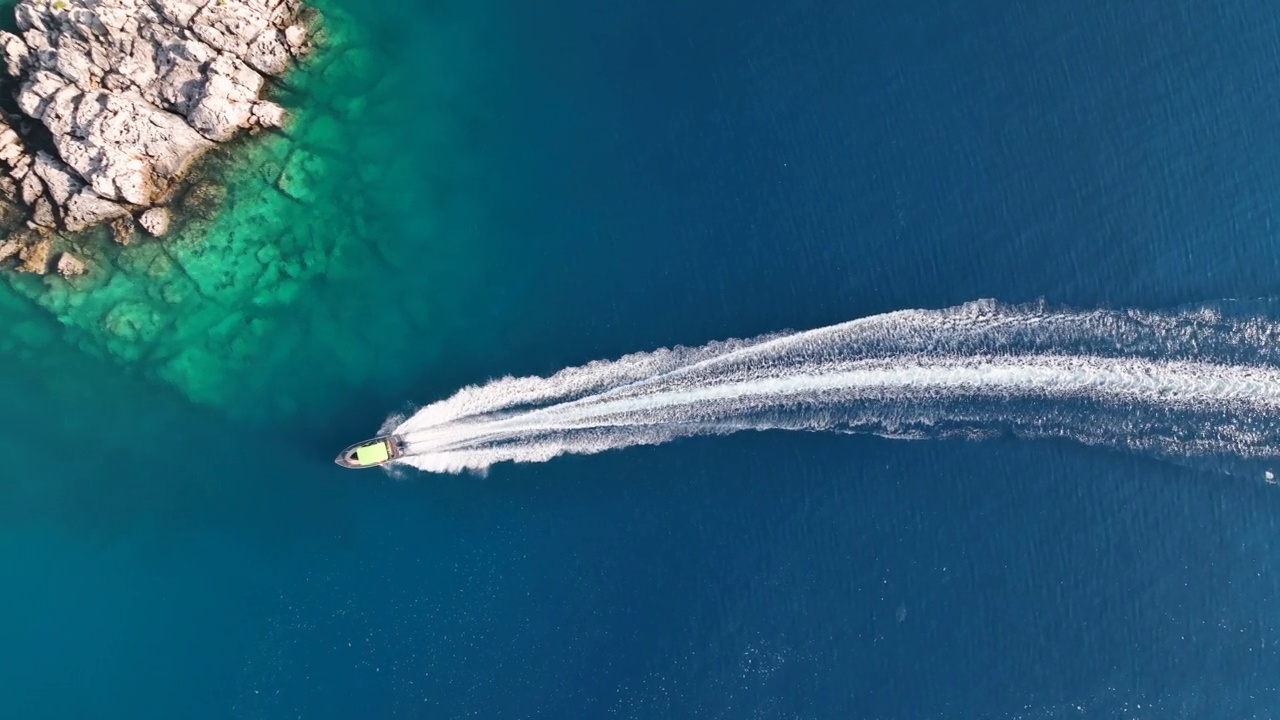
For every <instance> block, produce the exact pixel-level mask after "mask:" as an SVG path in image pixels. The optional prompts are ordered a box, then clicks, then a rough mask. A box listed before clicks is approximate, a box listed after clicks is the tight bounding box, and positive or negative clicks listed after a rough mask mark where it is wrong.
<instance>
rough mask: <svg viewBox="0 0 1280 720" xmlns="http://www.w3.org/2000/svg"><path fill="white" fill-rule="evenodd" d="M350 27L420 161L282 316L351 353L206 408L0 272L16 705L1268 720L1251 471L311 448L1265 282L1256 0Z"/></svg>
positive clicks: (806, 9) (861, 451)
mask: <svg viewBox="0 0 1280 720" xmlns="http://www.w3.org/2000/svg"><path fill="white" fill-rule="evenodd" d="M345 12H346V14H345V15H343V16H342V19H341V22H342V23H349V24H354V25H355V26H358V27H359V29H360V32H361V33H363V35H362V37H366V38H367V42H368V43H369V45H370V46H371V47H373V48H374V49H376V51H377V52H376V53H375V54H373V55H372V57H374V58H375V60H376V62H378V63H381V64H382V66H383V70H382V71H380V75H381V74H385V76H386V77H390V78H393V80H394V82H390V83H384V85H386V87H381V86H380V88H379V89H378V90H377V92H376V93H375V91H374V90H373V89H369V88H367V87H366V86H364V85H357V84H352V85H350V86H344V87H343V88H342V92H343V93H345V94H347V95H348V96H355V97H360V95H361V93H366V92H367V93H368V94H369V98H370V99H369V105H370V107H372V108H373V111H370V112H369V114H368V116H367V117H368V123H367V124H364V125H355V124H353V125H352V126H350V127H348V128H346V132H348V133H351V134H352V137H353V138H357V139H356V140H352V142H366V141H367V140H368V138H375V139H377V138H391V139H393V140H394V142H391V141H388V142H387V143H386V146H385V147H384V148H383V150H382V151H381V152H382V154H380V155H379V154H377V153H374V152H373V151H372V150H371V151H369V154H368V155H367V156H362V157H361V158H358V163H357V165H359V166H360V167H361V168H363V170H364V171H367V172H369V173H370V174H371V175H384V176H386V177H387V178H391V180H394V183H395V186H396V187H397V188H400V189H401V190H402V191H403V192H402V194H400V195H390V196H385V197H382V198H381V199H382V201H383V205H380V206H377V217H378V218H380V220H379V222H380V223H381V224H379V225H377V226H376V227H373V226H371V229H369V230H368V235H367V236H361V235H359V234H358V233H357V232H356V231H355V230H349V229H344V230H343V231H342V232H344V233H347V235H346V237H347V240H350V241H351V242H354V243H356V247H357V248H364V247H373V248H376V249H377V258H378V259H377V260H376V262H371V263H370V264H361V262H360V259H361V258H362V257H364V255H363V251H362V250H360V249H357V250H345V251H343V252H346V253H347V254H346V255H344V257H345V258H347V260H344V261H342V262H341V263H337V262H335V264H334V268H335V269H334V271H333V272H332V273H326V274H324V275H321V276H317V277H312V278H310V279H308V280H307V281H306V282H307V284H306V285H305V286H304V287H303V289H302V290H301V291H300V293H301V294H300V295H298V296H297V297H298V300H297V301H296V302H294V303H293V304H291V305H287V306H282V309H280V310H278V318H277V319H279V320H280V322H281V323H282V324H281V327H285V326H286V325H287V326H289V327H295V326H296V327H303V326H305V327H312V325H309V324H308V323H313V322H315V323H316V326H317V327H318V326H319V323H318V321H313V318H315V317H320V313H321V311H320V310H317V309H316V308H317V307H321V306H323V307H324V308H326V309H325V310H324V311H323V312H324V313H326V314H325V315H323V317H324V318H325V321H324V322H325V323H327V324H326V325H325V326H324V327H326V328H328V330H326V332H329V333H330V336H332V335H333V333H335V332H339V330H340V329H342V328H350V329H352V332H353V335H352V336H351V338H350V341H349V342H346V341H344V342H343V343H340V344H335V343H332V342H329V341H321V340H318V339H314V338H313V337H312V336H311V335H302V336H299V337H301V338H302V339H290V340H289V342H288V344H285V341H284V340H279V341H278V343H280V344H279V345H273V344H272V342H277V341H274V340H271V339H266V340H262V341H261V343H260V344H258V345H253V346H247V347H248V348H249V349H247V350H243V352H244V353H245V357H246V358H247V360H246V361H245V364H244V365H243V366H239V365H238V366H236V368H237V369H236V370H235V372H234V373H232V372H228V373H227V374H226V377H222V376H218V379H216V381H213V380H211V381H209V383H210V384H209V385H207V386H205V388H204V390H203V391H202V392H201V393H195V392H194V391H192V389H191V385H190V384H189V383H188V384H187V385H184V384H183V383H182V382H178V381H170V380H169V379H166V378H168V377H169V376H166V375H164V374H163V373H161V372H152V371H151V370H149V369H147V368H146V367H144V366H145V363H146V362H147V356H143V358H142V359H141V360H135V361H131V360H128V359H121V358H119V357H113V356H110V355H104V354H103V353H102V352H99V351H97V350H95V349H94V346H92V343H90V342H89V341H87V340H84V337H88V336H87V335H85V336H82V335H78V334H76V332H79V331H78V330H77V331H75V332H73V330H74V328H78V327H82V325H77V324H76V322H79V321H78V320H74V321H73V319H68V318H70V317H71V316H70V315H66V314H63V315H54V314H50V313H48V312H47V311H46V309H45V308H44V307H43V306H39V305H36V304H33V303H31V302H30V301H29V299H28V297H29V295H30V294H29V293H28V294H23V293H12V292H9V291H8V290H6V291H5V292H4V293H0V308H3V312H4V314H5V317H7V318H10V327H11V328H20V329H21V332H20V333H18V331H17V330H14V331H13V332H12V333H11V337H10V340H11V342H9V343H8V344H7V345H5V346H4V353H3V354H0V360H3V368H4V369H3V372H0V433H2V434H0V452H3V454H4V456H5V457H7V458H8V462H7V464H6V468H5V469H4V470H2V471H0V478H2V480H0V568H3V569H4V574H5V583H4V592H3V593H2V594H0V617H3V618H4V619H3V621H2V622H0V647H3V649H4V652H2V653H0V716H2V717H8V718H24V719H30V720H36V719H39V718H103V719H104V720H105V719H114V718H170V717H171V718H191V719H193V720H194V719H197V718H317V719H328V718H392V717H395V718H464V717H473V718H557V719H559V718H608V717H621V718H761V719H764V718H778V719H783V718H786V719H791V718H842V719H843V718H857V719H866V720H872V719H895V720H926V719H929V720H932V719H948V720H949V719H953V718H954V719H959V718H1000V719H1008V720H1012V719H1015V718H1027V719H1040V718H1044V719H1049V718H1066V717H1073V718H1074V717H1085V718H1232V719H1238V718H1273V717H1278V716H1280V680H1278V678H1280V571H1278V570H1277V567H1280V565H1278V563H1277V560H1280V540H1278V538H1280V523H1278V521H1277V518H1280V493H1278V492H1277V489H1276V488H1274V487H1271V486H1268V485H1266V484H1265V483H1263V482H1261V481H1255V480H1250V479H1247V478H1240V477H1235V476H1228V475H1224V474H1218V473H1215V472H1212V471H1210V470H1207V469H1203V468H1198V467H1195V466H1194V465H1186V464H1180V463H1177V462H1169V461H1165V460H1160V459H1157V458H1154V457H1148V456H1143V455H1137V454H1130V453H1126V452H1122V451H1118V450H1111V449H1105V448H1099V447H1087V446H1084V445H1079V444H1076V443H1072V442H1070V441H1067V440H1019V439H1015V438H997V439H989V440H984V441H967V440H959V439H951V440H937V441H904V440H892V439H886V438H879V437H870V436H858V435H837V434H822V433H787V432H765V433H739V434H736V435H730V436H725V437H710V438H694V439H687V440H681V441H676V442H673V443H670V444H666V445H661V446H656V447H643V448H633V449H626V450H620V451H616V452H608V453H603V454H598V455H592V456H566V457H560V458H557V459H555V460H552V461H550V462H547V463H539V464H511V463H507V464H500V465H497V466H495V467H493V468H492V469H491V471H490V472H489V473H488V474H487V475H483V476H477V475H466V474H464V475H431V474H405V475H403V476H398V477H396V476H391V475H388V474H385V473H383V472H381V471H377V470H368V471H361V472H351V471H345V470H342V469H340V468H338V467H336V466H335V465H334V464H333V463H332V458H333V456H334V455H335V454H336V452H337V451H338V450H339V449H341V448H342V447H343V446H344V445H347V444H348V443H350V442H354V441H356V440H359V439H362V438H365V437H369V436H371V435H374V434H376V432H377V429H378V427H379V425H380V424H381V423H382V422H383V420H384V419H385V418H386V417H387V416H388V415H391V414H393V413H396V412H405V411H411V410H412V409H413V408H414V407H417V406H421V405H424V404H427V403H430V402H433V401H436V400H439V399H441V398H444V397H447V396H449V395H450V394H452V393H453V392H454V391H455V390H457V389H458V388H459V387H461V386H463V385H466V384H472V383H483V382H485V381H486V380H489V379H491V378H495V377H500V376H503V375H508V374H511V375H517V376H520V375H546V374H549V373H553V372H555V371H556V370H557V369H559V368H562V367H565V366H571V365H580V364H582V363H586V362H589V361H591V360H595V359H602V358H614V357H618V356H620V355H623V354H626V353H630V352H636V351H643V350H652V349H655V348H659V347H667V346H672V345H677V344H684V345H700V344H703V343H706V342H709V341H712V340H717V339H722V338H730V337H748V336H754V335H758V334H762V333H768V332H774V331H779V330H784V329H804V328H813V327H819V326H823V325H828V324H832V323H836V322H842V321H846V320H851V319H855V318H860V317H866V316H870V315H875V314H878V313H883V312H888V311H893V310H900V309H907V308H943V307H949V306H953V305H957V304H960V303H964V302H968V301H971V300H976V299H980V298H994V299H997V300H1000V301H1003V302H1010V303H1026V302H1035V301H1038V300H1041V299H1043V300H1045V301H1047V302H1049V303H1052V304H1055V305H1063V306H1069V307H1076V308H1084V309H1088V308H1098V307H1106V308H1120V309H1125V308H1136V309H1162V308H1172V307H1176V306H1181V305H1184V304H1189V303H1200V302H1207V301H1216V300H1220V299H1226V298H1255V297H1270V296H1275V295H1278V294H1280V237H1277V233H1278V231H1280V44H1277V41H1276V38H1277V37H1280V7H1277V6H1276V5H1275V3H1272V2H1262V1H1261V0H1226V1H1224V2H1219V3H1200V2H1190V1H1189V0H1170V1H1169V2H1163V3H1153V2H1139V1H1137V0H1097V1H1096V2H1092V3H1048V2H1033V1H1031V0H969V1H968V2H955V1H952V0H905V1H904V2H899V3H887V2H868V1H865V0H848V1H846V2H831V1H828V2H818V1H817V0H792V1H791V2H781V1H775V2H769V1H768V0H735V1H734V2H729V0H704V1H703V2H696V3H688V2H676V1H674V0H620V1H619V2H614V3H600V2H587V1H586V0H556V1H554V2H543V3H528V2H514V1H508V0H485V1H483V2H463V1H462V0H408V1H407V2H402V3H393V4H372V5H370V4H364V3H356V2H354V1H352V2H350V3H348V4H347V6H346V7H345ZM335 22H336V21H335ZM286 99H287V101H288V102H292V103H295V104H296V105H297V106H298V107H300V108H304V109H305V107H306V106H307V102H309V100H308V95H307V94H306V91H305V89H304V90H298V91H296V94H295V95H289V96H286ZM316 102H319V101H316ZM300 112H303V111H300ZM433 128H434V129H433ZM440 128H446V130H441V129H440ZM358 138H364V139H363V140H361V139H358ZM360 147H365V145H360ZM246 157H247V155H246ZM244 162H250V161H249V160H246V161H244ZM344 167H345V166H344ZM352 167H355V166H352ZM332 172H335V173H337V172H339V171H336V170H335V171H332ZM341 172H343V173H348V174H350V173H352V172H355V171H354V170H351V171H348V170H343V171H341ZM391 180H388V184H390V182H391ZM350 198H351V195H350V194H340V193H338V192H337V191H336V190H335V191H333V195H332V196H331V197H329V198H328V200H327V202H328V203H329V205H330V206H332V207H337V208H341V207H343V203H344V202H347V201H348V200H350ZM370 202H373V201H370ZM366 207H373V205H370V204H369V203H366ZM241 210H243V208H239V209H237V208H234V207H233V208H230V209H228V210H227V212H232V213H234V212H239V211H241ZM317 242H319V241H317ZM352 258H354V260H353V259H352ZM339 265H341V269H342V271H341V272H339V269H338V266H339ZM228 307H230V306H228ZM239 311H240V310H239V309H237V308H233V309H229V310H225V312H227V313H232V312H239ZM366 316H367V317H369V318H374V317H376V318H377V319H376V321H374V320H372V319H371V320H370V321H369V323H374V325H373V327H375V330H374V331H369V332H366V333H364V334H361V328H368V327H370V325H369V323H366V322H365V317H366ZM273 317H275V316H273ZM96 322H97V320H96V318H95V319H94V320H93V321H92V322H90V323H87V324H84V325H83V327H93V326H94V323H96ZM69 328H71V329H69ZM335 328H337V329H338V330H335ZM319 332H320V331H319V330H317V331H316V333H317V335H316V336H315V337H319ZM15 333H17V334H15ZM19 335H20V337H19ZM270 337H272V338H274V337H276V336H275V335H272V336H270ZM279 337H285V334H283V333H282V334H281V335H280V336H279ZM289 337H290V338H293V336H289ZM13 338H17V339H16V340H14V339H13ZM227 352H231V350H227ZM211 357H212V356H211ZM139 363H141V365H139ZM246 388H247V389H246Z"/></svg>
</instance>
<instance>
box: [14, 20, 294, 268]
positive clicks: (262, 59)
mask: <svg viewBox="0 0 1280 720" xmlns="http://www.w3.org/2000/svg"><path fill="white" fill-rule="evenodd" d="M302 9H303V8H302V6H301V4H300V2H299V0H209V1H208V2H205V1H204V0H198V1H197V2H194V3H192V2H186V0H56V2H48V0H20V1H19V2H18V4H17V6H16V7H15V8H14V14H15V19H16V21H17V27H18V29H19V31H20V32H19V34H13V33H8V32H0V52H3V55H4V68H3V70H4V72H7V73H8V75H9V76H10V77H12V78H13V79H14V80H16V81H17V82H18V84H19V90H18V92H17V94H16V101H17V106H18V108H19V109H20V110H21V111H22V113H23V114H24V115H26V116H27V117H29V118H30V119H31V120H32V121H35V122H29V121H27V120H26V119H24V118H22V116H20V115H9V116H5V114H3V113H0V195H2V196H4V197H7V198H8V199H9V200H10V201H12V202H14V203H18V204H20V205H22V206H23V207H25V208H26V210H27V211H28V212H29V213H30V222H31V223H32V224H35V225H39V226H44V227H49V228H52V229H65V230H69V231H79V230H83V229H85V228H88V227H90V226H93V225H97V224H100V223H104V222H110V221H113V220H116V219H118V218H123V217H125V216H127V215H131V214H133V213H134V212H136V211H137V210H139V209H143V208H148V207H151V206H153V205H156V204H158V203H161V202H164V201H165V200H167V198H168V196H169V195H171V194H172V191H173V186H174V183H175V182H176V181H177V180H179V179H180V178H181V176H182V175H183V173H184V172H185V171H186V170H187V169H188V168H189V167H190V165H191V163H192V162H193V161H194V160H195V159H196V158H197V157H198V156H200V155H201V154H202V153H204V152H205V151H206V150H208V149H210V148H212V147H213V146H214V145H215V144H216V143H219V142H225V141H227V140H230V139H231V138H233V137H234V136H235V135H236V133H237V132H239V131H240V130H243V129H251V128H260V127H278V126H281V125H282V124H283V123H284V122H285V111H284V109H283V108H282V107H280V106H279V105H277V104H275V103H273V102H270V101H267V100H263V99H260V94H261V92H262V90H263V87H264V85H265V82H266V80H265V76H270V75H278V74H280V73H283V72H284V71H286V70H287V69H288V68H289V67H290V66H291V64H292V63H293V61H294V60H295V59H296V58H298V57H299V56H301V55H302V54H304V53H306V52H308V51H309V49H310V44H309V42H308V40H307V37H308V29H307V27H306V26H305V25H304V24H303V23H302V22H300V21H299V18H300V17H301V14H300V13H301V11H302ZM36 123H38V124H39V125H43V128H44V130H47V131H48V132H47V133H44V132H32V131H30V128H26V129H24V126H25V125H32V126H34V125H36ZM50 141H51V143H52V147H50V146H49V144H50ZM145 216H147V213H144V217H145ZM162 217H163V218H165V220H164V221H163V222H162V221H161V218H162ZM150 218H151V219H150V220H148V221H147V222H146V223H143V226H144V227H146V228H147V230H148V232H152V233H153V234H163V232H164V228H165V227H167V214H166V213H160V214H156V215H151V216H150ZM153 227H154V228H161V229H160V230H159V232H153V230H152V228H153ZM24 247H26V245H25V244H24Z"/></svg>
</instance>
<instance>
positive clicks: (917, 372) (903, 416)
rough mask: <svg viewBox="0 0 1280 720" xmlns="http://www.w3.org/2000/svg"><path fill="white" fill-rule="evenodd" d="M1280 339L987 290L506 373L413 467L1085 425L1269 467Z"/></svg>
mask: <svg viewBox="0 0 1280 720" xmlns="http://www.w3.org/2000/svg"><path fill="white" fill-rule="evenodd" d="M1278 348H1280V323H1277V322H1276V321H1275V320H1272V319H1270V318H1269V317H1259V316H1254V317H1228V316H1226V315H1225V314H1224V313H1222V312H1221V311H1220V310H1219V309H1215V308H1211V307H1205V308H1198V309H1195V310H1191V311H1183V312H1176V313H1165V314H1161V313H1144V312H1112V311H1092V312H1072V311H1054V310H1047V309H1045V308H1043V307H1040V306H1030V307H1014V306H1006V305H1001V304H998V303H995V302H992V301H981V302H975V303H969V304H967V305H964V306H961V307H958V308H952V309H948V310H936V311H929V310H913V311H903V312H895V313H889V314H885V315H879V316H875V317H871V318H865V319H862V320H855V321H852V322H847V323H842V324H839V325H833V326H830V327H825V328H819V329H816V330H808V331H803V332H795V333H782V334H775V335H769V336H765V337H760V338H755V339H750V340H730V341H725V342H716V343H712V344H709V345H706V346H702V347H696V348H684V347H678V348H674V349H669V350H667V349H664V350H658V351H655V352H649V353H639V354H635V355H628V356H625V357H622V358H619V359H617V360H612V361H597V362H593V363H589V364H587V365H584V366H582V367H576V368H568V369H565V370H562V371H560V372H558V373H556V374H555V375H552V376H550V377H546V378H540V377H526V378H512V377H507V378H502V379H499V380H494V381H492V382H489V383H487V384H485V385H481V386H471V387H467V388H464V389H462V390H460V391H459V392H458V393H456V394H455V395H453V396H452V397H450V398H448V399H445V400H442V401H440V402H437V403H434V404H431V405H428V406H426V407H424V408H422V409H421V410H419V411H417V412H416V413H415V414H413V415H412V416H411V417H409V418H408V419H405V420H403V422H399V423H398V425H396V427H395V429H394V432H395V433H396V434H397V435H400V436H402V437H403V438H404V439H405V442H406V446H407V448H406V454H405V456H404V457H402V458H400V459H399V460H398V462H399V463H400V464H404V465H410V466H413V467H416V468H419V469H422V470H428V471H435V472H461V471H464V470H480V471H483V470H485V469H487V468H488V467H489V466H491V465H493V464H494V463H499V462H504V461H514V462H540V461H546V460H549V459H551V458H554V457H556V456H558V455H562V454H565V453H580V454H589V453H598V452H603V451H605V450H613V449H618V448H624V447H629V446H635V445H644V444H657V443H662V442H667V441H670V440H674V439H677V438H682V437H690V436H695V435H716V434H727V433H731V432H736V431H740V430H771V429H789V430H811V431H820V430H829V431H840V432H869V433H877V434H881V435H888V436H895V437H912V438H922V437H940V436H948V435H957V434H959V435H966V436H974V437H983V436H989V435H992V434H1001V433H1012V434H1015V435H1019V436H1024V437H1067V438H1072V439H1075V440H1078V441H1081V442H1085V443H1090V444H1105V445H1111V446H1116V447H1124V448H1131V449H1137V450H1144V451H1150V452H1154V453H1157V454H1160V455H1163V456H1168V457H1174V458H1188V459H1204V460H1209V461H1212V462H1217V463H1222V462H1227V463H1228V464H1230V463H1232V462H1235V461H1258V462H1261V463H1262V464H1263V465H1264V466H1269V465H1270V464H1271V463H1272V462H1273V460H1276V459H1277V458H1280V422H1278V419H1280V349H1278ZM395 420H400V418H396V419H395ZM1258 467H1261V466H1257V467H1255V466H1254V464H1251V466H1250V470H1249V472H1250V473H1251V474H1252V473H1253V472H1254V471H1255V470H1256V472H1257V474H1258V475H1259V476H1261V474H1262V470H1261V469H1257V468H1258Z"/></svg>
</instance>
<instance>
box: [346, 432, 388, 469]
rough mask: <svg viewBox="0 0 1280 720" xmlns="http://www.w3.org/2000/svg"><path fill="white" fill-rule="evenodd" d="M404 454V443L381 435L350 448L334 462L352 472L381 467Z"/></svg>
mask: <svg viewBox="0 0 1280 720" xmlns="http://www.w3.org/2000/svg"><path fill="white" fill-rule="evenodd" d="M403 454H404V441H403V440H402V439H401V438H400V437H398V436H396V435H380V436H378V437H376V438H372V439H369V440H362V441H360V442H358V443H356V444H354V445H350V446H348V447H347V448H346V449H345V450H343V451H342V452H340V453H338V457H337V458H335V459H334V462H335V463H337V464H338V465H339V466H341V467H344V468H349V469H351V470H363V469H365V468H371V467H379V466H381V465H386V464H387V463H389V462H391V461H392V460H395V459H396V458H398V457H400V456H401V455H403Z"/></svg>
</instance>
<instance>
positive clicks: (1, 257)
mask: <svg viewBox="0 0 1280 720" xmlns="http://www.w3.org/2000/svg"><path fill="white" fill-rule="evenodd" d="M20 252H22V243H20V242H18V241H17V240H0V262H4V261H5V260H8V259H9V258H11V257H13V256H15V255H17V254H18V253H20Z"/></svg>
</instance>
